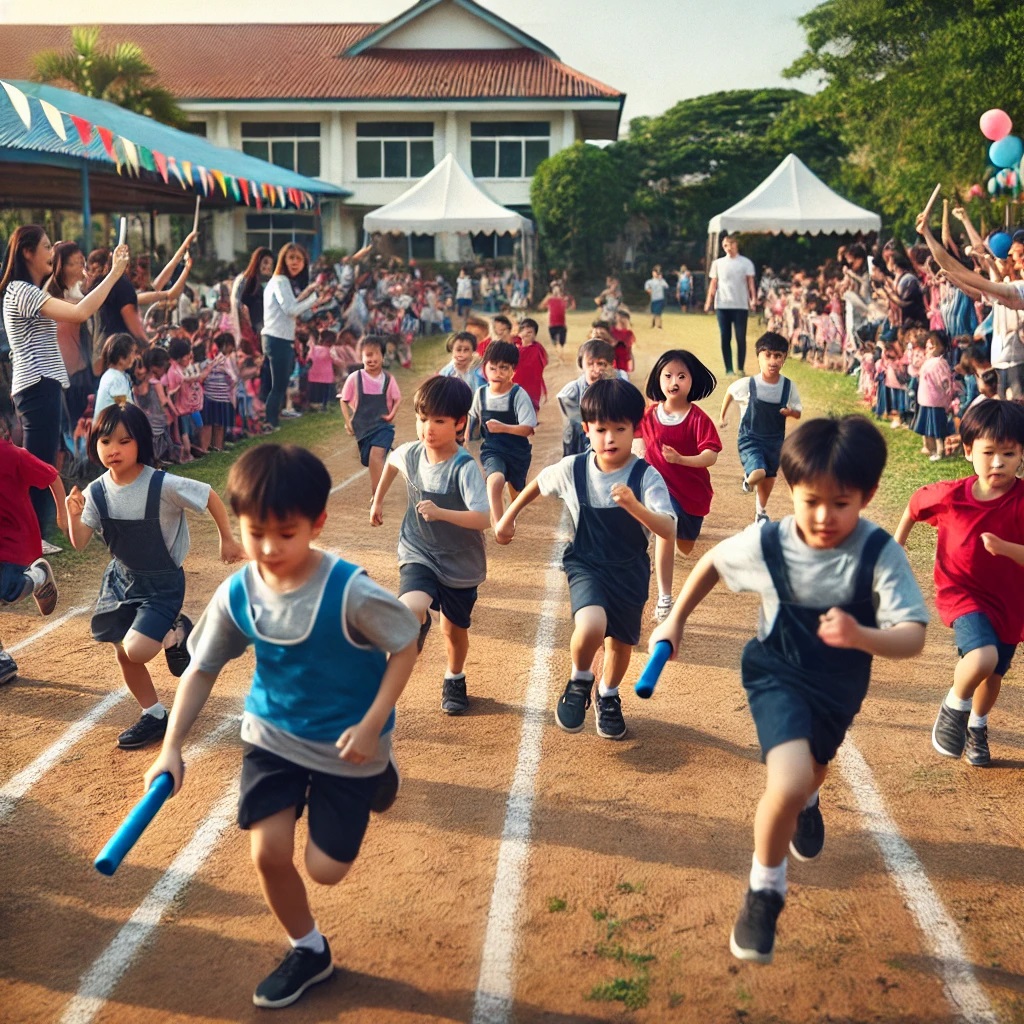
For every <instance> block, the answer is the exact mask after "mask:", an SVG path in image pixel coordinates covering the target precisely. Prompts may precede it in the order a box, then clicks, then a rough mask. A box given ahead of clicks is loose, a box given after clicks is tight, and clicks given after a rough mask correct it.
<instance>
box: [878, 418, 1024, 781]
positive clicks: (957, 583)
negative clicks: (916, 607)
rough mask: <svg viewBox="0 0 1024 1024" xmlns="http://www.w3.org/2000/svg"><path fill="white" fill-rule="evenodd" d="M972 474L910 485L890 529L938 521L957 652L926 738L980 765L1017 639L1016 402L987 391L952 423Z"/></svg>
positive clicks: (945, 616)
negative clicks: (900, 512)
mask: <svg viewBox="0 0 1024 1024" xmlns="http://www.w3.org/2000/svg"><path fill="white" fill-rule="evenodd" d="M960 439H961V441H962V442H963V446H964V455H965V456H966V457H967V461H968V462H970V463H971V465H972V466H973V467H974V475H973V476H969V477H964V478H962V479H959V480H943V481H941V482H939V483H936V484H927V485H926V486H924V487H922V488H921V489H920V490H918V491H917V492H915V494H914V495H913V497H911V499H910V504H909V505H908V506H907V510H906V511H905V512H904V513H903V518H902V519H901V520H900V525H899V527H898V528H897V530H896V540H897V541H899V543H900V544H906V542H907V538H908V537H909V536H910V531H911V530H912V529H913V527H914V523H918V522H920V523H928V524H930V525H932V526H934V527H935V528H936V529H937V530H938V534H939V535H938V542H937V545H936V549H935V607H936V608H937V609H938V612H939V615H940V616H941V618H942V621H943V622H944V623H945V624H946V625H947V626H950V627H951V628H952V630H953V636H954V639H955V641H956V647H957V652H958V653H959V655H960V660H959V661H958V662H957V665H956V668H955V669H954V670H953V685H952V687H950V690H949V693H947V694H946V698H945V700H943V702H942V705H941V706H940V708H939V714H938V717H937V718H936V719H935V725H934V726H933V728H932V746H933V747H934V748H935V749H936V750H937V751H938V752H939V753H940V754H942V755H943V756H945V757H955V758H959V757H960V756H961V755H962V754H963V752H964V750H965V748H966V750H967V761H968V763H969V764H972V765H974V766H976V767H979V768H984V767H987V766H988V765H990V764H991V763H992V755H991V753H990V751H989V745H988V716H989V712H990V711H991V710H992V708H993V707H994V706H995V703H996V698H997V697H998V696H999V689H1000V686H1001V685H1002V681H1003V676H1004V675H1006V673H1007V671H1008V670H1009V668H1010V662H1011V661H1012V660H1013V655H1014V651H1015V650H1016V647H1017V644H1018V643H1020V641H1021V640H1022V639H1024V600H1022V598H1021V595H1022V594H1024V483H1022V482H1021V480H1019V479H1018V474H1019V472H1020V469H1021V465H1022V463H1024V406H1021V405H1019V404H1017V403H1016V402H1001V401H998V400H996V399H986V400H984V401H981V402H979V403H978V404H977V405H974V406H972V407H971V408H970V409H968V410H967V412H965V413H964V417H963V420H961V422H960Z"/></svg>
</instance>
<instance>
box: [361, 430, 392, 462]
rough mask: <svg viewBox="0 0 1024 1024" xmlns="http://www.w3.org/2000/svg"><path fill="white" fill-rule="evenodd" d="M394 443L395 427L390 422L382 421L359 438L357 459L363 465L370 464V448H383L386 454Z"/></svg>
mask: <svg viewBox="0 0 1024 1024" xmlns="http://www.w3.org/2000/svg"><path fill="white" fill-rule="evenodd" d="M394 444H395V428H394V425H393V424H391V423H382V424H381V425H380V426H379V427H374V428H373V430H371V431H370V432H369V433H368V434H365V435H364V436H363V437H361V438H359V461H360V462H361V463H362V464H363V465H364V466H368V465H369V464H370V449H371V448H383V449H384V454H385V455H386V454H387V453H388V452H389V451H391V449H392V448H393V447H394Z"/></svg>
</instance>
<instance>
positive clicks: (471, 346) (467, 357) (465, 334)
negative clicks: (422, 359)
mask: <svg viewBox="0 0 1024 1024" xmlns="http://www.w3.org/2000/svg"><path fill="white" fill-rule="evenodd" d="M445 350H446V351H448V352H450V353H451V356H452V357H451V359H449V360H448V362H447V363H445V364H444V366H442V367H441V369H440V370H438V371H437V372H438V374H439V376H441V377H457V378H458V379H459V380H461V381H462V383H463V384H465V385H466V386H467V387H468V388H469V390H470V392H476V391H477V389H478V388H482V387H486V386H487V381H486V380H485V378H484V375H483V373H482V372H481V370H480V367H479V366H474V365H473V361H474V360H475V359H476V337H475V336H474V335H472V334H470V333H469V331H459V333H458V334H453V335H452V336H451V337H450V338H449V339H448V343H447V344H446V345H445Z"/></svg>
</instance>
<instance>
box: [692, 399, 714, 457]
mask: <svg viewBox="0 0 1024 1024" xmlns="http://www.w3.org/2000/svg"><path fill="white" fill-rule="evenodd" d="M693 412H696V413H699V415H698V416H697V417H696V418H695V419H694V421H693V436H694V440H695V441H696V443H697V452H698V454H699V453H700V452H706V451H712V452H720V451H721V450H722V439H721V438H720V437H719V436H718V429H717V428H716V427H715V424H714V421H713V420H712V419H711V417H710V416H709V415H708V414H707V413H706V412H705V411H704V410H703V409H701V408H700V406H697V405H695V406H693ZM690 415H691V416H692V415H693V413H691V414H690Z"/></svg>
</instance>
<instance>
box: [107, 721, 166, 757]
mask: <svg viewBox="0 0 1024 1024" xmlns="http://www.w3.org/2000/svg"><path fill="white" fill-rule="evenodd" d="M167 717H168V716H167V713H166V712H164V716H163V718H157V717H156V715H147V714H146V713H145V712H143V713H142V714H141V715H140V716H139V720H138V721H137V722H136V723H135V724H134V725H133V726H130V727H129V728H127V729H125V731H124V732H123V733H121V735H120V736H118V737H117V745H118V746H119V747H120V748H121V749H122V750H139V749H140V748H142V747H148V746H149V745H150V744H152V743H160V742H161V741H162V740H163V738H164V734H165V733H166V732H167Z"/></svg>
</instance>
